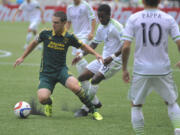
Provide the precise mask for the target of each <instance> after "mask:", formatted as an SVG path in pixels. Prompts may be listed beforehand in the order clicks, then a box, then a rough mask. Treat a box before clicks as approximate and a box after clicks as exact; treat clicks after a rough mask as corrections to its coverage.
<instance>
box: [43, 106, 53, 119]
mask: <svg viewBox="0 0 180 135" xmlns="http://www.w3.org/2000/svg"><path fill="white" fill-rule="evenodd" d="M44 114H45V115H46V116H47V117H51V116H52V105H48V104H47V105H45V106H44Z"/></svg>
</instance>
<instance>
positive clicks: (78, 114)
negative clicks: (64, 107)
mask: <svg viewBox="0 0 180 135" xmlns="http://www.w3.org/2000/svg"><path fill="white" fill-rule="evenodd" d="M74 116H75V117H85V116H88V112H87V111H86V110H84V109H79V110H77V111H76V112H75V113H74Z"/></svg>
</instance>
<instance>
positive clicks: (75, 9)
mask: <svg viewBox="0 0 180 135" xmlns="http://www.w3.org/2000/svg"><path fill="white" fill-rule="evenodd" d="M71 24H72V28H73V32H74V34H75V35H76V36H77V37H78V39H79V40H81V41H82V42H83V43H86V44H88V42H89V41H90V40H92V39H93V36H94V32H95V27H96V18H95V14H94V11H93V9H92V8H91V7H90V5H89V4H88V3H87V2H86V1H84V0H74V3H73V4H71V5H69V6H68V7H67V24H66V28H67V30H69V29H70V27H71ZM80 52H82V50H81V49H76V48H74V47H73V48H72V55H73V56H76V55H77V54H79V53H80ZM87 64H88V62H87V61H86V60H85V59H81V60H80V61H79V62H78V63H77V64H76V68H77V71H78V73H79V74H80V73H82V72H83V70H84V68H85V67H86V66H87Z"/></svg>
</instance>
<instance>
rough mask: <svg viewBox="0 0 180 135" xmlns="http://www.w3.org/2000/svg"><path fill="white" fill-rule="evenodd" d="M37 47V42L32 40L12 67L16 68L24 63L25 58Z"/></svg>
mask: <svg viewBox="0 0 180 135" xmlns="http://www.w3.org/2000/svg"><path fill="white" fill-rule="evenodd" d="M37 45H38V41H37V40H33V41H32V42H31V43H30V44H29V46H28V47H27V49H26V50H25V51H24V53H23V55H22V56H21V57H19V58H18V59H17V60H16V62H15V63H14V67H16V66H17V65H20V64H21V63H22V62H23V61H24V59H25V57H27V56H28V55H29V54H30V53H31V52H32V50H33V49H34V48H35V47H36V46H37Z"/></svg>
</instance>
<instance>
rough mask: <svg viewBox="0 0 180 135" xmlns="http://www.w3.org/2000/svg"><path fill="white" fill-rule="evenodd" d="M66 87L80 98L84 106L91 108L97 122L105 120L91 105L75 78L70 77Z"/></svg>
mask: <svg viewBox="0 0 180 135" xmlns="http://www.w3.org/2000/svg"><path fill="white" fill-rule="evenodd" d="M65 85H66V87H67V88H69V89H70V90H71V91H72V92H74V93H75V94H76V95H77V96H78V97H79V99H80V100H81V102H82V103H83V104H85V105H86V106H87V107H88V108H89V111H90V112H91V113H92V114H93V117H94V118H95V119H96V120H102V119H103V118H102V116H101V115H100V114H99V113H98V112H97V111H96V109H95V106H94V105H93V104H92V103H91V100H90V98H89V96H88V94H87V93H86V92H85V91H84V90H83V89H82V88H81V87H80V86H79V83H78V80H77V79H76V78H75V77H73V76H70V77H69V78H68V79H67V80H66V84H65Z"/></svg>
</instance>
